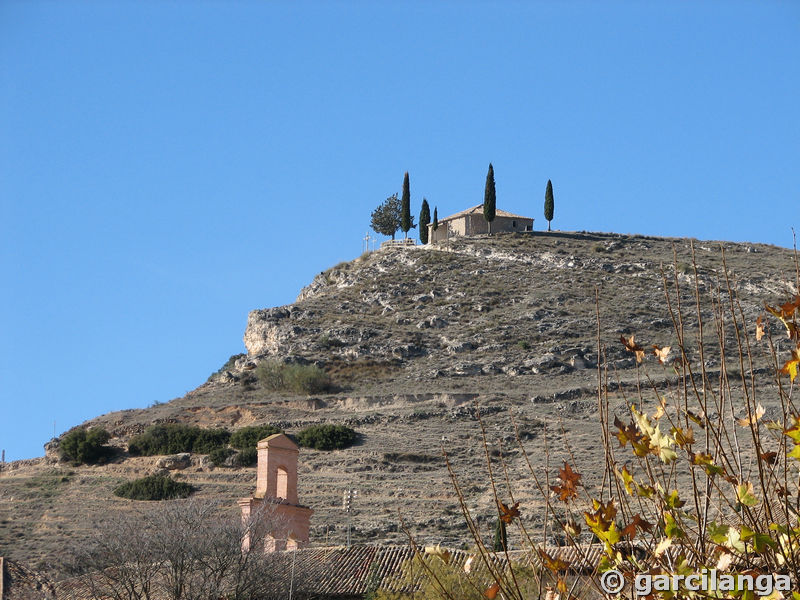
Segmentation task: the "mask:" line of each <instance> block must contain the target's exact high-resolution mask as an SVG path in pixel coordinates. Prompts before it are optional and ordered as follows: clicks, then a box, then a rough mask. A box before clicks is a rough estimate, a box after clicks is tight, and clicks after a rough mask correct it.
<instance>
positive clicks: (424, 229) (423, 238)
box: [419, 198, 431, 244]
mask: <svg viewBox="0 0 800 600" xmlns="http://www.w3.org/2000/svg"><path fill="white" fill-rule="evenodd" d="M430 222H431V207H430V206H428V201H427V200H426V199H425V198H423V199H422V210H420V211H419V241H420V242H422V243H423V244H427V243H428V223H430Z"/></svg>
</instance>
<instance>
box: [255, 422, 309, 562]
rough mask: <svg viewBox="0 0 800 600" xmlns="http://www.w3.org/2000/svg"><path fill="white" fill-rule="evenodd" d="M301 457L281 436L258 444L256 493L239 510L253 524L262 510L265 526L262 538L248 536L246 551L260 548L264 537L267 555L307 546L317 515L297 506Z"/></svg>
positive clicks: (286, 438)
mask: <svg viewBox="0 0 800 600" xmlns="http://www.w3.org/2000/svg"><path fill="white" fill-rule="evenodd" d="M299 453H300V449H299V448H298V447H297V444H295V443H294V442H293V441H292V440H290V439H289V438H288V437H286V436H285V435H283V434H282V433H276V434H274V435H271V436H269V437H268V438H266V439H263V440H261V441H260V442H258V469H257V479H256V493H255V495H254V496H251V497H250V498H242V499H241V500H239V506H240V507H241V509H242V519H243V520H244V521H245V522H250V521H251V518H252V517H254V516H255V515H256V514H257V513H258V511H262V510H263V511H264V515H263V516H264V520H265V522H266V525H265V530H264V531H263V533H262V534H259V533H257V532H254V533H253V535H251V534H248V535H247V537H246V539H245V540H244V546H245V548H249V547H250V544H251V543H255V544H258V543H259V538H262V537H263V544H264V550H265V551H266V552H275V551H279V550H292V549H294V548H302V547H303V546H305V545H306V544H308V530H309V522H310V520H311V514H312V513H313V512H314V511H313V510H311V509H310V508H308V507H307V506H302V505H300V504H298V502H297V455H298V454H299Z"/></svg>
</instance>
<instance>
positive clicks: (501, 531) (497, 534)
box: [492, 519, 508, 552]
mask: <svg viewBox="0 0 800 600" xmlns="http://www.w3.org/2000/svg"><path fill="white" fill-rule="evenodd" d="M507 549H508V538H507V537H506V524H505V523H504V522H503V521H501V520H500V519H497V524H496V525H495V526H494V542H493V543H492V550H494V551H495V552H503V551H505V550H507Z"/></svg>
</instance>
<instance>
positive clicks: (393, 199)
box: [371, 194, 400, 239]
mask: <svg viewBox="0 0 800 600" xmlns="http://www.w3.org/2000/svg"><path fill="white" fill-rule="evenodd" d="M371 225H372V229H374V230H375V232H376V233H381V234H383V235H390V236H392V239H394V234H395V232H396V231H397V230H398V229H400V199H399V198H398V197H397V194H394V195H392V196H389V197H388V198H387V199H386V200H384V201H383V203H382V204H381V205H380V206H378V207H377V208H376V209H375V210H373V211H372V222H371Z"/></svg>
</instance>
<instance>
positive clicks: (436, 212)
mask: <svg viewBox="0 0 800 600" xmlns="http://www.w3.org/2000/svg"><path fill="white" fill-rule="evenodd" d="M437 229H439V209H438V208H436V207H435V206H434V207H433V230H434V231H436V230H437Z"/></svg>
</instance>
